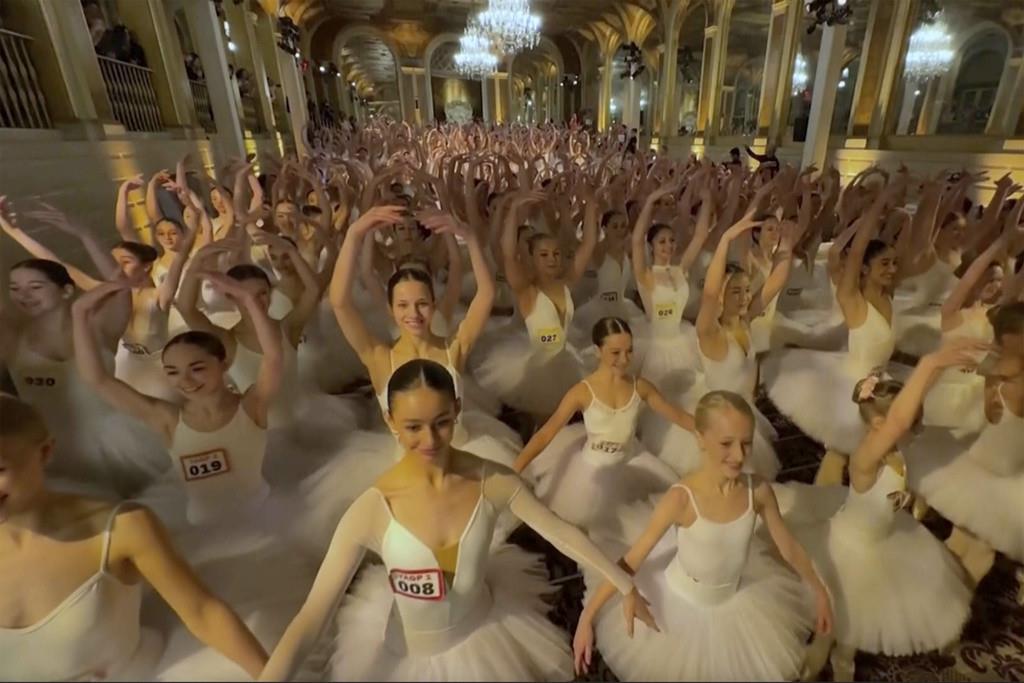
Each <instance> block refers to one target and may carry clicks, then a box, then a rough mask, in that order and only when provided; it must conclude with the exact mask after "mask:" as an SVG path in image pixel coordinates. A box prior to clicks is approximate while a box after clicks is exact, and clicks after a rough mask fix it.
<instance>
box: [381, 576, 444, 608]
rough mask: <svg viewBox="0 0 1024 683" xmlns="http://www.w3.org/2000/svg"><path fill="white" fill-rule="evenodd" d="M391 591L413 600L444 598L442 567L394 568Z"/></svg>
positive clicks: (389, 578)
mask: <svg viewBox="0 0 1024 683" xmlns="http://www.w3.org/2000/svg"><path fill="white" fill-rule="evenodd" d="M388 580H389V581H390V582H391V591H392V592H393V593H395V594H396V595H401V596H403V597H406V598H412V599H413V600H431V601H436V600H444V595H445V584H444V574H443V573H441V570H440V569H415V570H407V569H392V570H391V573H390V574H388Z"/></svg>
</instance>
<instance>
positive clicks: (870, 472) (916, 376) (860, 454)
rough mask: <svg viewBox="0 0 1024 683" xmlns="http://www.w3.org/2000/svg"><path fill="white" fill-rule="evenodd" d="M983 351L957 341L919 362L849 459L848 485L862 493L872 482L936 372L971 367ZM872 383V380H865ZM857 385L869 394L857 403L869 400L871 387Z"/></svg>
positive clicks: (917, 410) (977, 345)
mask: <svg viewBox="0 0 1024 683" xmlns="http://www.w3.org/2000/svg"><path fill="white" fill-rule="evenodd" d="M986 348H987V345H986V344H983V343H981V342H978V341H971V340H964V339H958V340H954V341H952V342H950V343H948V344H946V345H945V346H943V347H942V348H941V349H939V350H938V351H935V352H933V353H930V354H928V355H926V356H923V357H922V358H921V360H919V361H918V363H917V365H916V366H915V367H914V371H913V372H912V373H911V374H910V378H909V379H908V380H907V382H906V384H904V385H903V389H901V390H900V393H899V395H897V396H896V399H895V400H894V401H893V402H892V405H891V406H890V407H889V412H888V413H887V414H886V416H885V418H884V421H883V423H882V425H881V426H880V427H877V428H875V429H872V430H871V431H870V432H868V434H867V436H865V437H864V440H863V441H861V443H860V445H859V446H858V447H857V450H856V451H854V453H853V455H852V456H851V457H850V483H851V485H853V486H856V487H857V488H859V489H862V490H863V489H865V488H867V486H870V485H871V483H873V482H874V480H875V477H876V473H877V471H878V466H879V464H880V463H881V462H882V460H883V459H884V458H885V457H886V456H887V455H888V454H889V453H891V452H892V450H893V449H894V448H895V447H896V444H897V443H898V442H899V440H900V439H901V438H903V436H904V435H905V434H907V433H908V432H909V431H910V430H911V428H912V427H913V426H914V424H915V423H916V422H917V418H918V415H919V414H920V412H921V406H922V404H923V403H924V397H925V394H927V393H928V389H929V388H930V387H931V385H932V383H933V382H934V381H935V378H936V376H937V375H938V372H939V371H940V370H942V369H944V368H949V367H956V366H969V365H973V364H975V363H976V360H975V357H974V355H975V354H977V353H978V352H980V351H983V350H984V349H986ZM873 381H874V380H873V379H872V378H868V379H866V380H864V382H873ZM859 386H860V387H861V390H862V391H863V392H867V393H868V395H867V396H862V397H861V398H860V400H861V401H864V400H869V399H870V389H871V385H870V384H869V385H867V386H865V385H864V383H863V382H862V383H861V384H860V385H859Z"/></svg>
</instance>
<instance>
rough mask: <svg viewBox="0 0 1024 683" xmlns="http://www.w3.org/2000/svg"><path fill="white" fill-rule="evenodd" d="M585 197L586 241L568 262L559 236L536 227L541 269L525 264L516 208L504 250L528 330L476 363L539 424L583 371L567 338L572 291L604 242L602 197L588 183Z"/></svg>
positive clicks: (534, 251)
mask: <svg viewBox="0 0 1024 683" xmlns="http://www.w3.org/2000/svg"><path fill="white" fill-rule="evenodd" d="M546 198H547V195H546V194H544V193H542V192H533V193H526V196H524V203H530V204H533V203H539V202H542V201H545V200H546ZM580 198H581V201H582V202H583V204H584V205H585V209H584V218H583V239H582V240H581V241H580V243H579V246H578V248H577V249H576V253H575V254H574V256H573V260H572V263H571V264H569V266H568V267H566V265H565V263H564V261H563V256H562V246H561V243H560V242H559V240H558V238H557V237H554V236H552V235H549V234H545V233H535V234H534V235H533V236H531V237H530V240H529V255H530V256H531V257H532V258H533V268H531V269H529V270H527V269H526V268H524V266H523V264H522V263H520V261H519V259H518V257H517V253H518V251H517V248H516V237H517V233H518V230H517V225H516V222H515V220H514V219H515V212H511V216H510V220H507V221H506V222H505V225H504V226H503V229H502V236H501V239H502V242H501V255H502V259H503V261H504V265H505V276H506V277H507V278H508V284H509V287H511V288H512V293H513V295H514V296H515V299H516V307H517V309H518V310H519V313H520V314H521V315H522V316H523V321H524V322H525V324H526V332H527V336H526V337H522V336H519V335H506V336H504V337H502V338H501V339H500V340H498V341H497V342H496V343H495V344H494V346H493V347H491V348H490V349H489V353H488V355H487V357H486V358H483V359H481V362H480V363H479V365H477V367H475V368H474V374H475V375H476V378H477V380H479V382H480V385H481V386H482V387H483V388H484V389H485V390H487V391H490V392H493V393H494V394H495V395H497V396H500V397H501V399H502V401H504V402H505V404H507V405H509V406H511V407H513V408H515V409H516V410H519V411H521V412H523V413H526V414H527V415H530V416H532V417H533V418H534V419H535V420H537V421H538V422H543V421H544V420H547V419H548V418H549V417H550V416H551V415H553V414H554V412H555V410H557V408H558V404H559V403H560V402H561V400H562V398H563V397H564V396H565V394H566V392H568V391H569V389H570V388H571V387H572V386H573V385H574V384H576V383H577V382H578V381H579V380H580V378H581V376H582V374H583V372H582V367H581V362H580V358H579V354H578V353H577V351H576V349H575V348H573V347H572V345H570V344H569V343H568V340H567V334H568V332H569V329H570V327H571V326H572V320H573V314H574V312H575V308H574V305H573V300H572V294H571V293H570V291H569V289H570V287H572V286H573V285H574V284H575V283H576V282H577V281H579V279H580V278H581V277H583V273H584V272H585V271H586V269H587V264H588V263H589V262H590V257H591V255H592V254H593V252H594V248H595V246H596V244H597V217H598V211H599V207H600V198H599V197H598V196H597V195H596V194H595V193H594V191H593V189H592V188H590V187H587V186H583V188H582V190H581V192H580Z"/></svg>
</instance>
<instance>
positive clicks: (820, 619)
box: [814, 588, 832, 636]
mask: <svg viewBox="0 0 1024 683" xmlns="http://www.w3.org/2000/svg"><path fill="white" fill-rule="evenodd" d="M814 612H815V621H814V632H815V633H817V634H818V635H819V636H827V635H828V634H830V633H832V601H831V600H829V597H828V593H827V592H826V591H825V590H824V588H821V589H819V590H818V594H817V596H815V599H814Z"/></svg>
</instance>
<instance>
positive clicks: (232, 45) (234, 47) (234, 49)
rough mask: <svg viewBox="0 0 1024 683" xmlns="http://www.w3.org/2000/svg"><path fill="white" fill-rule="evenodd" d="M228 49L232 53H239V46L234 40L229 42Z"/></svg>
mask: <svg viewBox="0 0 1024 683" xmlns="http://www.w3.org/2000/svg"><path fill="white" fill-rule="evenodd" d="M228 49H229V50H231V51H232V52H238V46H237V45H235V41H233V40H229V41H228Z"/></svg>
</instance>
